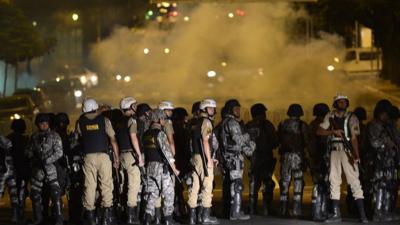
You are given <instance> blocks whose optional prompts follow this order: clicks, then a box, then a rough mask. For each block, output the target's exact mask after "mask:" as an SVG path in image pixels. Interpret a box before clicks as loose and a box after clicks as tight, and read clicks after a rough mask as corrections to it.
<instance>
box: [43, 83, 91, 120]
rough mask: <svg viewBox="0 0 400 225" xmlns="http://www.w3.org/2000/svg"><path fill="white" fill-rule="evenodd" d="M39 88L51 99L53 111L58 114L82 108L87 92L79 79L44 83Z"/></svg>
mask: <svg viewBox="0 0 400 225" xmlns="http://www.w3.org/2000/svg"><path fill="white" fill-rule="evenodd" d="M37 88H40V89H41V90H43V92H44V93H46V94H47V95H48V96H49V97H50V99H51V102H52V106H53V110H55V111H58V112H71V111H72V110H74V109H76V108H80V107H81V105H82V101H83V98H84V93H85V91H86V87H85V86H84V85H82V83H81V81H80V79H79V78H78V77H77V78H57V79H56V80H51V81H46V82H42V83H41V84H40V85H39V86H37Z"/></svg>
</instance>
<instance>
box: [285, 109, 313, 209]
mask: <svg viewBox="0 0 400 225" xmlns="http://www.w3.org/2000/svg"><path fill="white" fill-rule="evenodd" d="M287 115H288V116H289V117H290V118H289V119H286V120H285V121H283V122H281V123H280V124H279V127H278V135H279V140H280V144H281V146H280V149H279V153H280V155H281V177H280V189H281V196H280V201H281V215H284V216H285V215H287V214H288V211H287V207H288V201H289V198H288V197H289V187H290V182H291V179H292V177H293V179H294V194H293V203H294V204H293V215H294V216H301V214H302V210H301V204H302V199H303V187H304V180H303V175H304V174H303V169H304V166H305V162H306V161H305V160H306V158H305V153H306V152H305V148H306V147H307V146H308V142H309V140H308V134H309V130H308V125H307V124H306V123H305V122H304V121H302V120H300V117H301V116H303V109H302V108H301V106H300V105H298V104H293V105H291V106H290V107H289V109H288V113H287Z"/></svg>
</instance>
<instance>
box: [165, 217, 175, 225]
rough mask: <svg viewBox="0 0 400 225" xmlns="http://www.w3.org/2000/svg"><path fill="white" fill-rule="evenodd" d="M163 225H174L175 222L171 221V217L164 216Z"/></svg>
mask: <svg viewBox="0 0 400 225" xmlns="http://www.w3.org/2000/svg"><path fill="white" fill-rule="evenodd" d="M165 225H175V222H174V220H173V219H172V216H165Z"/></svg>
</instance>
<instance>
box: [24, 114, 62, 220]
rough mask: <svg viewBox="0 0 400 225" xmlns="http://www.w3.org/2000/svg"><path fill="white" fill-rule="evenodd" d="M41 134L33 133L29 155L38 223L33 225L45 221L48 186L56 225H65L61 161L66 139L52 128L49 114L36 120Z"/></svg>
mask: <svg viewBox="0 0 400 225" xmlns="http://www.w3.org/2000/svg"><path fill="white" fill-rule="evenodd" d="M35 124H36V126H37V127H38V131H37V132H35V133H33V134H32V137H31V143H30V146H29V147H28V148H27V151H26V156H27V157H28V159H29V160H30V162H31V168H32V174H31V200H32V207H33V215H34V221H33V223H32V225H38V224H41V223H42V222H43V203H42V200H43V199H42V194H43V193H42V187H43V186H44V185H47V186H48V187H49V190H50V198H51V202H52V204H53V212H54V217H55V221H54V224H57V225H61V224H63V211H62V202H61V189H60V185H59V182H58V177H57V166H56V165H55V164H56V163H57V161H58V160H59V159H60V158H61V157H62V156H63V149H62V140H61V138H60V136H59V135H58V134H57V133H56V132H55V131H52V130H51V129H50V117H49V115H48V114H43V113H41V114H38V115H37V116H36V119H35Z"/></svg>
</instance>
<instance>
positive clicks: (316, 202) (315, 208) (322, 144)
mask: <svg viewBox="0 0 400 225" xmlns="http://www.w3.org/2000/svg"><path fill="white" fill-rule="evenodd" d="M328 112H329V106H328V105H326V104H324V103H319V104H316V105H315V106H314V110H313V114H314V116H315V119H314V120H313V121H311V123H310V125H309V127H310V145H309V147H308V148H307V149H308V154H309V157H310V171H311V176H312V180H313V190H312V215H313V220H314V221H322V220H324V219H325V218H326V217H327V216H328V215H327V213H328V212H327V206H328V199H329V173H328V171H329V154H328V140H327V138H326V137H323V136H318V135H317V129H318V127H319V125H320V124H321V123H322V122H323V120H324V117H325V115H326V114H327V113H328Z"/></svg>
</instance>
